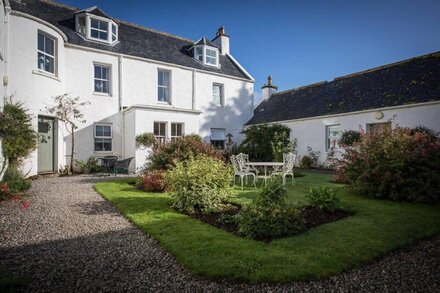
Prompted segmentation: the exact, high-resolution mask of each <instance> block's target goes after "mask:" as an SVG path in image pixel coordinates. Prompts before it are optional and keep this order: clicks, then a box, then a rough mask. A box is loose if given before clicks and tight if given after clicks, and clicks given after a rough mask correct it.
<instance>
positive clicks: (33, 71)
mask: <svg viewBox="0 0 440 293" xmlns="http://www.w3.org/2000/svg"><path fill="white" fill-rule="evenodd" d="M32 74H36V75H41V76H44V77H48V78H51V79H54V80H56V81H59V82H61V79H59V78H58V76H56V75H55V74H52V73H50V72H47V71H44V70H41V69H34V70H32Z"/></svg>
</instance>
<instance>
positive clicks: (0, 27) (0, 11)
mask: <svg viewBox="0 0 440 293" xmlns="http://www.w3.org/2000/svg"><path fill="white" fill-rule="evenodd" d="M0 55H1V56H2V59H0V82H1V85H0V112H1V111H2V110H3V98H4V96H5V90H4V86H3V77H4V75H5V64H4V61H5V59H4V58H6V56H5V9H4V5H3V1H1V0H0ZM3 164H4V158H3V150H2V139H1V138H0V171H1V170H2V168H3ZM1 179H2V178H0V180H1Z"/></svg>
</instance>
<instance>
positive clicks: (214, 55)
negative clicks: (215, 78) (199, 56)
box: [206, 49, 217, 58]
mask: <svg viewBox="0 0 440 293" xmlns="http://www.w3.org/2000/svg"><path fill="white" fill-rule="evenodd" d="M216 55H217V52H216V51H214V50H209V49H206V56H210V57H214V58H215V57H217V56H216Z"/></svg>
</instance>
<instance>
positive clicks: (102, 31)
mask: <svg viewBox="0 0 440 293" xmlns="http://www.w3.org/2000/svg"><path fill="white" fill-rule="evenodd" d="M108 25H109V23H108V22H107V21H101V20H98V19H95V18H90V37H92V38H94V39H99V40H103V41H107V40H108Z"/></svg>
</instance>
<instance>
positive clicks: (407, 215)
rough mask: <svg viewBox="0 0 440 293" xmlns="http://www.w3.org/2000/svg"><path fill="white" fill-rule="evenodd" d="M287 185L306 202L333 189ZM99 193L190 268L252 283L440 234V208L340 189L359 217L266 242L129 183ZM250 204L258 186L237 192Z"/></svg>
mask: <svg viewBox="0 0 440 293" xmlns="http://www.w3.org/2000/svg"><path fill="white" fill-rule="evenodd" d="M305 175H306V176H304V177H300V178H297V183H296V184H295V185H294V186H289V188H288V190H289V200H290V201H291V202H296V203H298V204H304V203H305V195H306V193H307V192H308V189H309V187H311V186H334V187H340V185H337V184H333V183H330V182H329V180H330V179H331V177H330V176H329V175H322V174H312V173H306V174H305ZM96 190H97V191H98V192H99V193H101V194H102V195H103V196H104V197H105V198H106V199H107V200H109V201H110V202H112V203H113V204H114V205H115V206H116V207H117V208H118V209H119V210H120V211H121V212H122V213H123V214H124V215H125V216H126V217H127V218H129V219H130V220H131V221H132V222H133V223H135V224H136V225H137V226H138V227H140V228H141V229H142V230H144V231H145V232H146V233H148V234H149V235H151V236H152V237H154V238H155V239H157V240H158V241H159V242H160V243H161V245H162V246H163V247H164V248H165V249H167V250H168V251H170V252H171V253H172V254H173V255H175V256H176V258H177V259H178V260H179V261H180V262H181V263H182V264H183V265H184V266H185V267H187V268H188V269H189V270H190V271H192V272H193V273H195V274H199V275H203V276H208V277H211V278H227V279H231V280H241V281H248V282H259V281H264V282H287V281H293V280H304V279H318V278H322V277H326V276H329V275H333V274H337V273H340V272H342V271H344V270H347V269H349V268H352V267H354V266H357V265H359V264H361V263H367V262H370V261H372V260H374V259H375V258H377V257H379V256H381V255H383V254H384V253H386V252H389V251H391V250H393V249H396V248H399V247H403V246H405V245H408V244H409V243H411V242H413V241H414V240H416V239H420V238H422V237H426V236H430V235H433V234H436V233H440V207H439V206H436V207H433V206H428V205H420V204H418V205H416V204H407V203H395V202H390V201H381V200H372V199H367V198H363V197H360V196H358V195H355V194H350V193H348V192H346V191H345V190H341V191H340V192H339V195H340V198H341V204H342V207H343V208H345V209H349V210H352V211H354V212H356V214H355V215H354V216H351V217H348V218H345V219H342V220H339V221H336V222H333V223H329V224H326V225H322V226H320V227H317V228H314V229H311V230H308V231H307V232H305V233H303V234H300V235H297V236H292V237H287V238H283V239H279V240H275V241H272V242H270V243H268V244H265V243H263V242H259V241H254V240H248V239H245V238H241V237H237V236H234V235H232V234H230V233H227V232H225V231H223V230H220V229H217V228H214V227H212V226H210V225H207V224H204V223H202V222H199V221H198V220H194V219H192V218H190V217H188V216H186V215H182V214H180V213H178V212H176V211H174V210H173V209H172V208H170V205H171V203H172V200H171V198H170V196H169V195H168V194H157V193H145V192H142V191H139V190H137V189H136V188H134V187H133V186H132V185H130V184H128V183H127V180H122V181H115V182H102V183H98V184H97V185H96ZM236 193H237V197H236V198H235V199H234V201H237V202H240V203H247V202H250V201H251V200H252V198H253V197H254V196H255V195H256V192H255V191H254V190H253V189H250V188H249V189H246V190H244V191H239V190H238V189H237V190H236Z"/></svg>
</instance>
